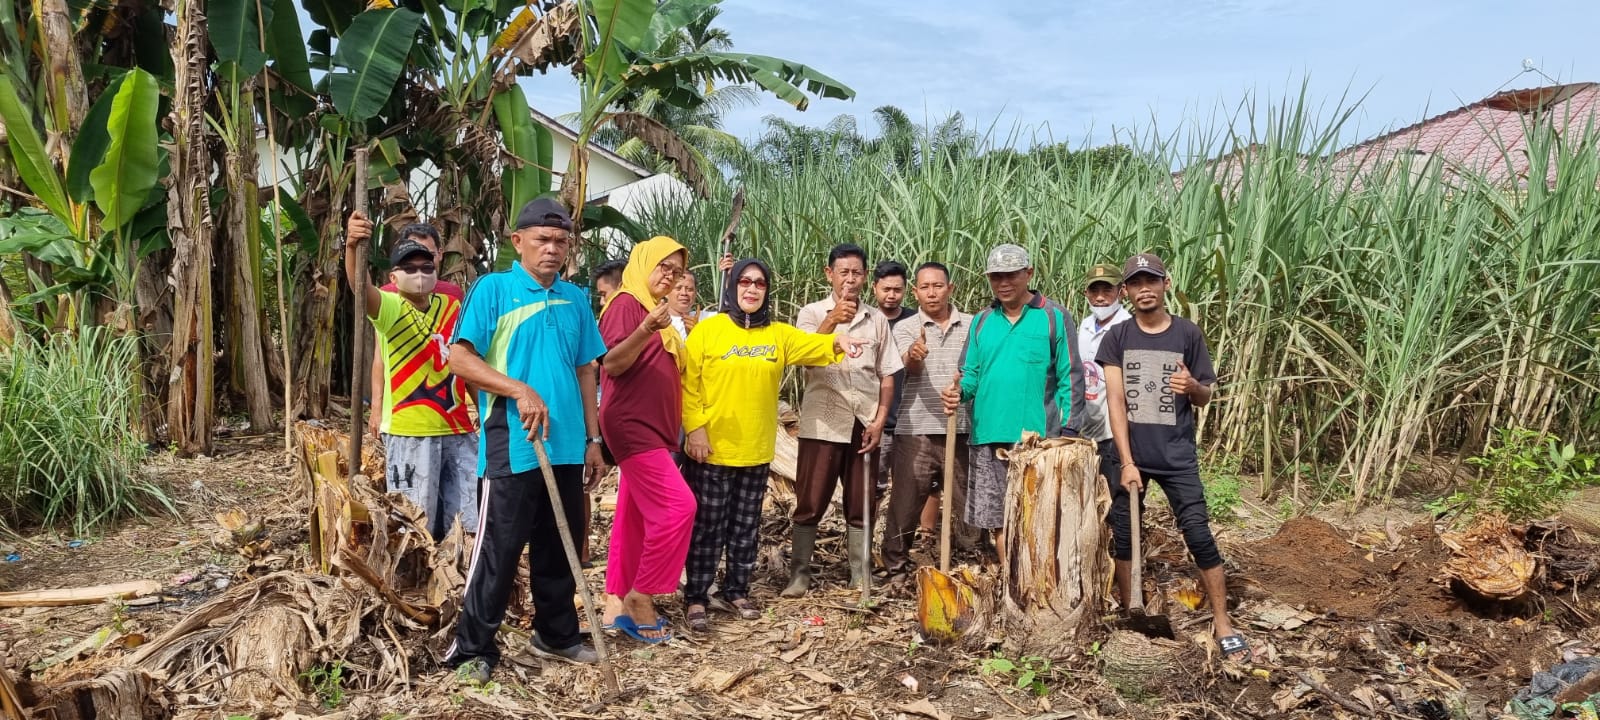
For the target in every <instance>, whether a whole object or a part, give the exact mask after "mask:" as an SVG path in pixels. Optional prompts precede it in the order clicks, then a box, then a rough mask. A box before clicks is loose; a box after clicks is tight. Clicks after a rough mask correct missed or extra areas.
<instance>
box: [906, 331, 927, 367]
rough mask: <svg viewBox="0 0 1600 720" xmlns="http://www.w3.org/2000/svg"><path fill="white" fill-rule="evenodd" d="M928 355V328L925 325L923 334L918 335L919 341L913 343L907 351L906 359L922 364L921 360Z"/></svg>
mask: <svg viewBox="0 0 1600 720" xmlns="http://www.w3.org/2000/svg"><path fill="white" fill-rule="evenodd" d="M927 357H928V328H926V327H924V328H922V334H921V335H919V336H918V337H917V341H916V342H914V343H911V349H909V350H907V351H906V359H908V360H910V361H911V362H912V363H917V364H921V362H922V361H923V360H924V359H926V358H927Z"/></svg>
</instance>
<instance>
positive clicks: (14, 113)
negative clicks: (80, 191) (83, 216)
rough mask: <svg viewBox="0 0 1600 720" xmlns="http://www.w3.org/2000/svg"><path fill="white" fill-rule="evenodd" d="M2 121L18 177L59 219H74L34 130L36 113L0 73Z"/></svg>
mask: <svg viewBox="0 0 1600 720" xmlns="http://www.w3.org/2000/svg"><path fill="white" fill-rule="evenodd" d="M0 119H4V120H5V125H6V145H7V146H8V147H9V148H10V149H11V161H12V162H13V163H14V164H15V165H16V168H17V174H18V175H21V176H22V184H23V185H26V186H27V188H28V192H31V193H33V194H34V196H35V197H37V198H39V202H41V203H44V206H45V208H46V209H48V210H49V211H50V212H51V213H53V214H55V216H56V217H58V218H63V219H65V218H68V217H71V216H72V211H71V210H70V209H69V208H68V205H67V194H66V192H65V191H64V190H63V189H62V187H61V177H60V176H59V175H57V174H56V169H55V168H54V167H52V166H51V165H50V156H49V155H48V154H46V153H45V151H44V142H42V141H41V140H40V139H39V133H38V131H36V130H34V128H33V113H30V112H28V109H27V108H25V107H23V105H22V100H21V99H20V98H18V97H17V88H16V86H15V85H12V84H11V78H10V77H9V76H6V75H3V74H0Z"/></svg>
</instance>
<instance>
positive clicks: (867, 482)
mask: <svg viewBox="0 0 1600 720" xmlns="http://www.w3.org/2000/svg"><path fill="white" fill-rule="evenodd" d="M880 452H883V437H882V436H879V438H878V448H877V449H876V450H873V451H872V452H869V453H867V454H866V455H865V456H863V457H862V458H861V525H862V527H863V528H865V531H864V532H862V533H861V565H862V568H861V607H871V606H872V490H873V488H872V475H871V474H870V473H868V472H867V468H869V467H870V466H871V465H872V464H873V463H874V462H875V461H876V460H877V459H878V458H877V455H878V453H880Z"/></svg>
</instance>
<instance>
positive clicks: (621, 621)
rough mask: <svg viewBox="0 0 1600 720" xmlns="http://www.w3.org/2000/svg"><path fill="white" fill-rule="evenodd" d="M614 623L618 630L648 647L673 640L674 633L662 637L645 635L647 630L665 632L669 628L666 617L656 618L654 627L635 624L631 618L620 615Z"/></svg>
mask: <svg viewBox="0 0 1600 720" xmlns="http://www.w3.org/2000/svg"><path fill="white" fill-rule="evenodd" d="M612 623H613V624H614V625H616V627H617V629H618V630H621V631H622V632H624V633H626V634H627V635H628V637H631V638H633V639H635V640H638V641H639V642H642V643H645V644H647V645H660V644H661V643H664V642H666V641H668V640H671V639H672V633H670V632H668V633H663V634H662V635H661V636H660V637H650V636H648V635H645V634H644V631H646V630H665V629H666V628H667V619H666V618H664V617H658V618H656V622H655V624H654V625H640V624H638V623H636V622H634V621H633V618H632V617H631V616H628V615H618V616H617V619H616V620H613V621H612Z"/></svg>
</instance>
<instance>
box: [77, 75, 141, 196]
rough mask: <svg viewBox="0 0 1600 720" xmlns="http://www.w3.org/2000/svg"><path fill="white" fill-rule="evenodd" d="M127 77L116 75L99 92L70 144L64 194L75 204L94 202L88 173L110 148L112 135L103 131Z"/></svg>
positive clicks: (92, 188) (92, 187)
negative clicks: (97, 97)
mask: <svg viewBox="0 0 1600 720" xmlns="http://www.w3.org/2000/svg"><path fill="white" fill-rule="evenodd" d="M126 77H127V75H126V74H123V75H118V76H117V78H116V79H115V80H112V81H111V84H110V85H107V86H106V89H105V90H104V91H102V92H101V93H100V97H99V99H97V100H95V101H94V105H93V106H91V107H90V108H89V114H88V115H86V116H84V118H83V125H82V126H80V127H79V128H78V137H77V138H76V139H74V140H73V141H72V157H71V158H70V159H69V160H68V162H67V195H68V196H69V197H71V198H72V200H73V201H74V202H80V203H82V202H89V201H90V200H93V199H94V186H92V185H90V184H89V171H91V170H93V169H94V168H95V166H97V165H99V164H100V161H101V160H103V159H105V156H106V148H107V147H109V146H110V145H111V135H110V134H109V133H107V132H106V124H107V123H108V122H110V120H111V102H112V101H113V100H115V99H116V97H117V93H118V92H119V91H121V90H122V81H123V79H124V78H126Z"/></svg>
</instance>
